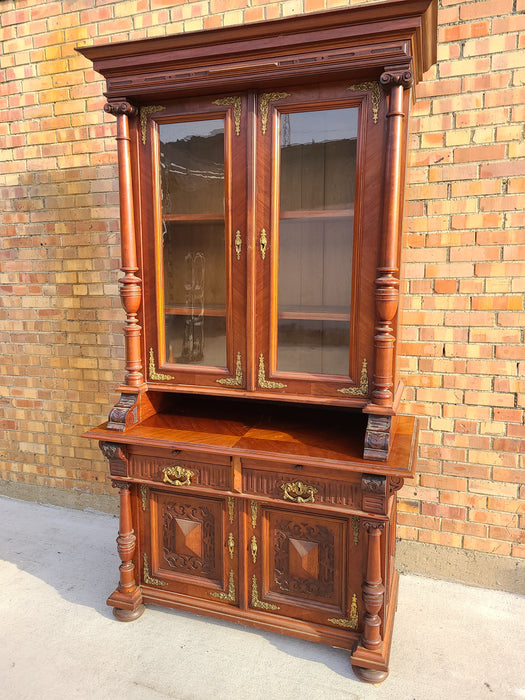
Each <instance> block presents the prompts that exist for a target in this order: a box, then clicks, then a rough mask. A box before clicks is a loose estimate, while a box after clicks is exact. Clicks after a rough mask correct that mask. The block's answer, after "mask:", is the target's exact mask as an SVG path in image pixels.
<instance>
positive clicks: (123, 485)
mask: <svg viewBox="0 0 525 700" xmlns="http://www.w3.org/2000/svg"><path fill="white" fill-rule="evenodd" d="M132 485H133V484H131V482H129V481H116V480H115V479H111V486H113V488H114V489H122V490H124V491H129V490H130V488H131V487H132Z"/></svg>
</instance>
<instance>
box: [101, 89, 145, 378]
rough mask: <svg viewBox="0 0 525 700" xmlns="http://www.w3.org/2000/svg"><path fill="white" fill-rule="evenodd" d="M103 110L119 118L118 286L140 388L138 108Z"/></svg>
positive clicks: (122, 104) (131, 374) (129, 358)
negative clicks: (134, 165)
mask: <svg viewBox="0 0 525 700" xmlns="http://www.w3.org/2000/svg"><path fill="white" fill-rule="evenodd" d="M104 111H106V112H108V113H109V114H113V115H115V116H116V117H117V150H118V169H119V199H120V234H121V254H122V267H121V270H122V272H123V273H124V277H122V278H121V279H120V280H119V283H120V298H121V301H122V306H123V307H124V310H125V312H126V327H125V345H126V372H127V373H126V387H130V388H135V389H138V388H139V387H141V386H142V385H143V384H144V377H143V374H142V360H141V354H140V336H141V330H142V329H141V327H140V326H139V323H138V317H137V314H138V311H139V308H140V303H141V297H142V280H141V279H140V278H139V277H137V275H136V273H137V272H138V269H139V268H138V265H137V249H136V241H135V216H134V210H133V186H132V175H131V140H130V135H129V117H130V116H132V115H135V114H136V113H137V108H136V107H134V106H133V105H131V104H129V102H126V101H111V102H109V103H108V104H106V105H105V106H104Z"/></svg>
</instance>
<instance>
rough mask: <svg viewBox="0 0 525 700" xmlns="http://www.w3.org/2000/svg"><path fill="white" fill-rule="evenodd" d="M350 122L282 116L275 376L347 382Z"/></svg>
mask: <svg viewBox="0 0 525 700" xmlns="http://www.w3.org/2000/svg"><path fill="white" fill-rule="evenodd" d="M357 117H358V110H357V108H345V109H331V110H322V111H318V112H297V113H293V114H282V115H281V132H280V136H281V174H280V183H281V184H280V219H279V296H278V328H277V369H278V370H279V371H284V372H308V373H316V374H317V373H321V374H337V375H344V376H348V366H349V343H350V303H351V289H352V250H353V228H354V195H355V173H356V150H357V149H356V146H357Z"/></svg>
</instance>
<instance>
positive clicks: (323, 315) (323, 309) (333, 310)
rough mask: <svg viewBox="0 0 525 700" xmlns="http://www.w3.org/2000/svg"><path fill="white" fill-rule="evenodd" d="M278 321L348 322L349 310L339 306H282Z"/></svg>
mask: <svg viewBox="0 0 525 700" xmlns="http://www.w3.org/2000/svg"><path fill="white" fill-rule="evenodd" d="M277 318H278V319H283V320H284V319H286V320H288V319H293V320H296V321H341V322H346V323H349V322H350V309H348V308H346V307H341V306H320V307H319V306H283V307H281V308H280V309H279V311H278V313H277Z"/></svg>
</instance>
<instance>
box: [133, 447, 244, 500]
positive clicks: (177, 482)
mask: <svg viewBox="0 0 525 700" xmlns="http://www.w3.org/2000/svg"><path fill="white" fill-rule="evenodd" d="M217 462H219V463H217ZM220 462H223V463H222V464H221V463H220ZM229 462H230V460H229V457H224V456H222V455H220V456H219V457H218V459H217V461H215V456H214V455H209V454H205V453H198V452H197V453H192V452H188V451H185V450H181V451H176V454H172V453H170V452H167V451H162V452H161V451H159V452H158V453H155V452H153V451H151V452H148V453H147V454H145V453H141V452H133V453H132V454H131V459H130V465H131V475H132V476H133V477H134V478H137V479H146V480H148V481H155V482H159V483H162V484H165V485H166V486H177V487H180V486H184V487H186V486H191V487H201V488H207V489H218V490H223V491H224V490H229V488H230V470H231V467H230V463H229Z"/></svg>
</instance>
